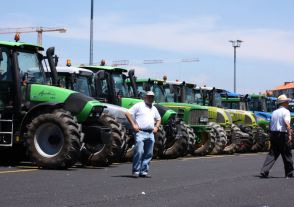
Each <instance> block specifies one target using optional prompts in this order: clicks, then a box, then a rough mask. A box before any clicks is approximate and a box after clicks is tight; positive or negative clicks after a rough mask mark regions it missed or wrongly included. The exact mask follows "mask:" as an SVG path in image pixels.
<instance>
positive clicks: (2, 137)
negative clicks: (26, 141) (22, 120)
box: [0, 116, 13, 147]
mask: <svg viewBox="0 0 294 207" xmlns="http://www.w3.org/2000/svg"><path fill="white" fill-rule="evenodd" d="M0 125H1V131H0V146H1V147H11V146H12V144H13V118H12V119H11V120H10V119H2V118H1V116H0ZM3 127H4V128H5V130H6V131H2V129H3Z"/></svg>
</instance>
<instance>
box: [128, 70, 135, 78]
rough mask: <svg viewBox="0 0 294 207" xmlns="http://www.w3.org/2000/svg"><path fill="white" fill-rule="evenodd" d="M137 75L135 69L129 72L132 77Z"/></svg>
mask: <svg viewBox="0 0 294 207" xmlns="http://www.w3.org/2000/svg"><path fill="white" fill-rule="evenodd" d="M134 75H135V70H133V69H132V70H129V72H128V76H129V77H132V76H134Z"/></svg>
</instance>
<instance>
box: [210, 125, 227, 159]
mask: <svg viewBox="0 0 294 207" xmlns="http://www.w3.org/2000/svg"><path fill="white" fill-rule="evenodd" d="M211 125H213V126H214V127H213V128H212V129H213V130H214V133H215V135H216V140H215V146H214V148H213V150H212V151H211V152H210V154H212V155H216V154H221V153H223V151H224V149H225V147H226V145H227V142H228V138H227V135H226V132H225V130H224V128H223V127H222V126H220V125H219V124H217V123H213V122H212V123H211Z"/></svg>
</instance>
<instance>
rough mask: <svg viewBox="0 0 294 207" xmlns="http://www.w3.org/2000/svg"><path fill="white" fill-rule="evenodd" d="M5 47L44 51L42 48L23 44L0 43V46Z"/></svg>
mask: <svg viewBox="0 0 294 207" xmlns="http://www.w3.org/2000/svg"><path fill="white" fill-rule="evenodd" d="M1 45H2V46H7V47H20V48H27V49H37V50H41V51H42V50H44V48H43V47H41V46H39V45H34V44H29V43H25V42H10V41H0V46H1Z"/></svg>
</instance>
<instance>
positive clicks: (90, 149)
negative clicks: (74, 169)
mask: <svg viewBox="0 0 294 207" xmlns="http://www.w3.org/2000/svg"><path fill="white" fill-rule="evenodd" d="M108 118H109V115H107V114H105V113H102V114H101V116H100V117H99V118H97V119H93V120H91V121H89V122H87V123H84V125H87V127H89V126H99V127H105V128H107V129H109V130H110V132H109V134H108V135H109V137H107V139H108V142H107V143H104V142H103V140H102V139H101V137H97V136H93V135H92V134H87V132H84V133H85V137H84V143H83V147H82V148H81V162H82V164H83V165H90V166H102V167H105V166H109V165H110V164H111V163H112V157H113V153H112V146H113V141H112V139H113V138H112V137H113V136H117V132H116V131H115V130H114V131H113V130H111V123H109V122H108ZM109 139H110V140H109Z"/></svg>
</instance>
